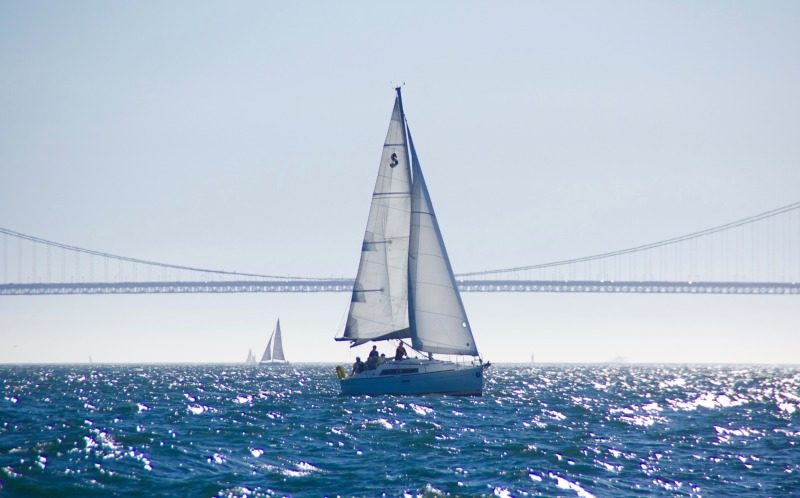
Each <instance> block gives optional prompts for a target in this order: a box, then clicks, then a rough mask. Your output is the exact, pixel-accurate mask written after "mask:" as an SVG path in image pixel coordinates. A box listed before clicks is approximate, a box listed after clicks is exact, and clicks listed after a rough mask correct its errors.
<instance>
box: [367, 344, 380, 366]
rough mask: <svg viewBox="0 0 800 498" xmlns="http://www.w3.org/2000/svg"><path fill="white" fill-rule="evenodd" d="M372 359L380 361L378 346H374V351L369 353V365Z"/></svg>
mask: <svg viewBox="0 0 800 498" xmlns="http://www.w3.org/2000/svg"><path fill="white" fill-rule="evenodd" d="M372 358H375V360H376V361H377V359H378V346H374V345H373V346H372V351H370V352H369V357H368V358H367V363H369V360H371V359H372Z"/></svg>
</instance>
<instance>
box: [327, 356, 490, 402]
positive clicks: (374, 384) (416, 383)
mask: <svg viewBox="0 0 800 498" xmlns="http://www.w3.org/2000/svg"><path fill="white" fill-rule="evenodd" d="M340 383H341V390H342V394H344V395H348V396H357V395H365V394H366V395H380V394H399V395H415V394H450V395H454V396H480V395H481V394H483V366H482V365H460V364H456V363H451V362H447V361H440V360H420V359H406V360H401V361H394V360H391V361H388V362H386V363H384V364H383V365H379V366H378V368H376V369H375V370H366V371H364V372H361V373H359V374H355V375H353V376H350V377H346V378H344V379H341V380H340Z"/></svg>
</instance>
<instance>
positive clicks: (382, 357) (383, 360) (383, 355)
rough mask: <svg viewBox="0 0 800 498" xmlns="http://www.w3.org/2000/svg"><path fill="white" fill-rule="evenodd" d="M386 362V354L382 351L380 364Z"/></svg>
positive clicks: (379, 359)
mask: <svg viewBox="0 0 800 498" xmlns="http://www.w3.org/2000/svg"><path fill="white" fill-rule="evenodd" d="M384 363H386V355H385V354H383V353H381V357H380V358H378V365H383V364H384Z"/></svg>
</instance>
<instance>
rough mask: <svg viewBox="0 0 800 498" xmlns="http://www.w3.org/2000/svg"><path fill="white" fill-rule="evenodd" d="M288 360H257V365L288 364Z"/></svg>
mask: <svg viewBox="0 0 800 498" xmlns="http://www.w3.org/2000/svg"><path fill="white" fill-rule="evenodd" d="M288 364H289V362H288V361H286V360H266V361H259V362H258V366H260V367H279V366H284V365H288Z"/></svg>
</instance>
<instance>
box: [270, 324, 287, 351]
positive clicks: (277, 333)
mask: <svg viewBox="0 0 800 498" xmlns="http://www.w3.org/2000/svg"><path fill="white" fill-rule="evenodd" d="M274 335H275V342H274V344H273V346H272V359H273V360H281V361H284V360H286V358H285V357H284V356H283V341H282V340H281V321H280V320H278V324H277V325H276V326H275V334H274Z"/></svg>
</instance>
